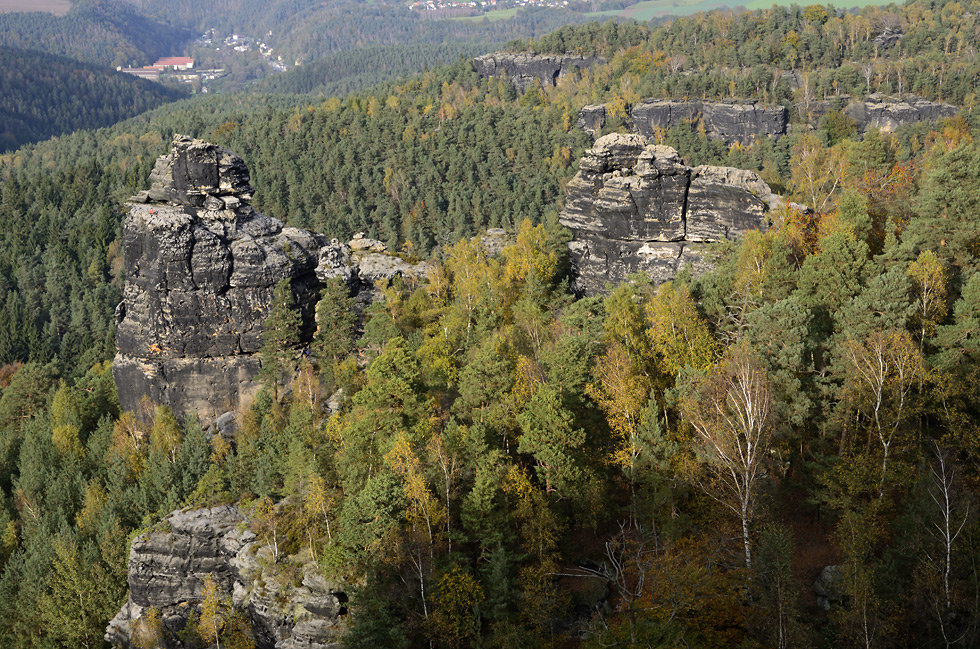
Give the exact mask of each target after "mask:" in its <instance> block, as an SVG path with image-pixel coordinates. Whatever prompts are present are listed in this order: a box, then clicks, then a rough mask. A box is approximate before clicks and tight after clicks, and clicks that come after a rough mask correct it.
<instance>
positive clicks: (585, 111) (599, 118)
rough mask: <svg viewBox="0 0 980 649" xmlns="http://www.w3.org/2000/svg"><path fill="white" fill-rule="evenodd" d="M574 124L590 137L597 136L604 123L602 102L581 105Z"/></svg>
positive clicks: (604, 116)
mask: <svg viewBox="0 0 980 649" xmlns="http://www.w3.org/2000/svg"><path fill="white" fill-rule="evenodd" d="M575 125H576V126H578V127H579V128H580V129H582V130H583V131H585V132H586V133H588V134H589V135H591V136H592V137H597V136H598V135H599V133H600V132H602V127H603V126H605V125H606V107H605V106H604V105H602V104H595V105H589V106H583V107H582V110H580V111H579V112H578V120H577V121H576V122H575Z"/></svg>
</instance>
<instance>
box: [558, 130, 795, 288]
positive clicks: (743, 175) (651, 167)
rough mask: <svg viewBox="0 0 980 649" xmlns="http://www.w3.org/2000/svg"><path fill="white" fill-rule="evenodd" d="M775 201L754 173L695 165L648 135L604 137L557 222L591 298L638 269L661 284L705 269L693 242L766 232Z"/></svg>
mask: <svg viewBox="0 0 980 649" xmlns="http://www.w3.org/2000/svg"><path fill="white" fill-rule="evenodd" d="M776 198H777V197H775V196H774V195H773V194H772V192H771V190H770V189H769V186H768V185H767V184H766V183H765V182H764V181H763V180H762V179H761V178H760V177H759V175H758V174H756V173H755V172H751V171H744V170H741V169H731V168H728V167H713V166H700V167H693V168H692V167H688V166H687V165H685V164H684V163H683V162H682V161H681V159H680V157H679V156H678V155H677V151H675V150H674V149H672V148H670V147H666V146H660V145H653V144H649V142H648V141H647V140H646V138H644V137H643V136H640V135H635V134H628V135H623V134H618V133H614V134H610V135H606V136H603V137H601V138H599V140H597V141H596V143H595V145H594V146H593V148H592V149H591V150H589V151H587V152H586V154H585V156H584V157H583V158H582V159H581V160H580V161H579V172H578V174H576V176H575V177H574V178H573V179H572V180H571V181H570V182H569V184H568V193H567V197H566V202H565V209H564V210H563V211H562V214H561V217H560V220H561V223H562V224H563V225H565V226H567V227H569V228H571V230H572V233H573V240H572V242H571V243H570V244H569V249H570V251H571V257H572V265H573V270H574V275H575V278H574V287H575V289H576V291H578V292H580V293H585V294H590V295H594V294H597V293H602V292H603V291H604V290H605V286H606V284H607V283H612V284H615V283H618V282H621V281H622V280H623V279H624V278H625V277H626V276H627V275H629V274H631V273H635V272H643V273H646V274H647V275H648V276H650V277H651V278H652V279H653V280H654V281H656V282H663V281H667V280H668V279H670V278H672V277H673V276H674V275H675V274H676V273H677V271H678V270H679V269H680V268H681V267H683V266H685V265H687V264H691V265H693V266H694V268H695V269H703V268H704V262H703V261H702V258H701V255H700V253H699V252H698V249H697V245H696V244H700V243H710V242H716V241H722V240H725V239H735V238H737V237H739V236H741V235H742V234H743V233H744V232H745V231H746V230H749V229H762V230H764V229H765V228H766V227H767V221H766V212H767V211H768V203H769V202H771V201H772V200H774V199H776Z"/></svg>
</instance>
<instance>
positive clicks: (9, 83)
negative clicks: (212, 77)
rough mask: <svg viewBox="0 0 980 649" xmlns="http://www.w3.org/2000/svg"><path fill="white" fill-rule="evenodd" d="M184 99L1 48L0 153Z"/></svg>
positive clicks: (85, 67) (89, 68) (131, 80)
mask: <svg viewBox="0 0 980 649" xmlns="http://www.w3.org/2000/svg"><path fill="white" fill-rule="evenodd" d="M185 96H186V93H182V92H180V91H177V90H173V89H171V88H167V87H166V86H162V85H159V84H155V83H150V82H149V81H144V80H142V79H137V78H135V77H132V76H129V75H125V74H121V73H118V72H111V71H108V70H106V69H105V68H102V67H99V66H95V65H90V64H84V63H78V62H76V61H73V60H71V59H66V58H62V57H58V56H51V55H48V54H42V53H40V52H32V51H28V50H17V49H13V48H9V47H0V152H3V151H10V150H13V149H16V148H18V147H19V146H22V145H24V144H26V143H28V142H37V141H39V140H45V139H47V138H49V137H51V136H52V135H61V134H62V133H71V132H72V131H77V130H81V129H94V128H100V127H103V126H109V125H111V124H115V123H116V122H119V121H122V120H124V119H127V118H129V117H132V116H134V115H139V114H140V113H145V112H146V111H148V110H150V109H152V108H156V107H157V106H159V105H161V104H165V103H168V102H171V101H176V100H178V99H181V98H182V97H185Z"/></svg>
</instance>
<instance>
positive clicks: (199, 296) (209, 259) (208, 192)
mask: <svg viewBox="0 0 980 649" xmlns="http://www.w3.org/2000/svg"><path fill="white" fill-rule="evenodd" d="M151 181H152V186H151V188H150V190H149V191H147V192H143V193H141V194H139V195H137V196H135V197H134V198H133V199H132V202H131V203H129V204H128V207H129V214H128V216H127V218H126V221H125V224H124V228H123V241H124V256H125V264H126V285H125V288H124V292H123V302H122V303H121V304H120V307H119V309H118V311H117V329H116V346H117V348H118V354H117V356H116V359H115V361H114V363H113V374H114V376H115V379H116V385H117V386H118V388H119V398H120V401H121V402H122V406H123V408H125V409H127V410H132V409H135V408H136V407H137V406H138V405H139V402H140V400H141V399H143V398H144V397H146V398H149V399H151V400H152V401H154V402H155V403H160V404H166V405H169V406H171V407H172V408H173V409H174V411H175V412H177V413H178V414H180V415H184V414H188V413H190V412H194V413H197V414H198V415H199V416H200V417H201V418H202V420H205V421H208V420H210V419H211V418H213V417H214V416H216V415H218V414H220V413H223V412H226V411H228V410H233V409H235V408H237V407H239V406H240V405H242V404H243V402H246V401H248V400H249V399H250V398H251V397H252V396H253V395H254V393H255V392H256V391H257V388H258V386H257V384H256V382H255V381H254V379H255V377H256V375H257V373H258V371H259V369H260V363H259V360H258V358H257V356H256V353H257V352H258V350H259V348H260V347H261V344H262V341H261V334H262V324H263V322H264V321H265V319H266V317H267V315H268V312H269V308H270V304H271V300H272V292H273V288H274V287H275V285H276V284H277V283H278V282H279V281H280V280H283V279H289V280H290V282H291V284H292V287H293V293H294V296H295V297H296V303H297V304H299V305H300V306H301V309H302V311H303V316H304V325H305V326H304V333H305V335H306V337H309V335H311V333H312V330H313V326H314V325H313V308H314V305H315V303H316V298H317V293H318V289H319V281H318V279H317V276H316V268H317V264H318V258H319V253H320V250H321V248H324V247H325V246H326V245H327V242H326V240H325V239H324V237H322V236H321V235H317V234H314V233H312V232H307V231H304V230H297V229H295V228H287V227H283V224H282V223H281V222H280V221H278V220H276V219H273V218H270V217H267V216H264V215H262V214H259V213H258V212H256V211H255V210H254V209H252V207H251V205H250V202H251V199H252V192H253V189H252V186H251V185H250V184H249V173H248V168H247V167H246V166H245V163H244V161H243V160H242V159H241V158H240V157H238V156H237V155H235V154H234V153H232V152H231V151H229V150H227V149H224V148H222V147H219V146H216V145H214V144H209V143H206V142H202V141H200V140H192V139H190V138H187V137H184V136H180V135H178V136H176V137H175V138H174V140H173V147H172V149H171V152H170V154H169V155H166V156H162V157H160V158H159V159H158V160H157V163H156V167H155V168H154V170H153V172H152V174H151Z"/></svg>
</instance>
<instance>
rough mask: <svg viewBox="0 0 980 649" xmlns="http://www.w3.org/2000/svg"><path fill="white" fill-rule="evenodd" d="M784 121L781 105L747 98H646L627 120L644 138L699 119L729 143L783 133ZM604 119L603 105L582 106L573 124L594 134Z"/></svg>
mask: <svg viewBox="0 0 980 649" xmlns="http://www.w3.org/2000/svg"><path fill="white" fill-rule="evenodd" d="M786 120H787V117H786V109H785V108H784V107H783V106H763V105H762V104H760V103H758V102H756V101H755V100H751V99H749V100H745V101H741V102H705V101H677V100H674V99H646V100H644V101H642V102H640V103H639V104H636V105H635V106H633V107H632V109H631V110H630V119H629V122H630V125H631V128H632V129H633V131H634V132H636V133H639V134H640V135H642V136H644V137H653V135H654V133H655V132H656V131H657V130H658V129H660V130H663V129H668V128H673V127H675V126H682V125H685V124H693V123H696V122H700V124H701V125H702V126H703V127H704V129H705V132H706V133H707V135H708V137H710V138H714V139H718V140H724V141H725V142H728V143H729V144H733V143H735V142H738V143H740V144H750V143H751V142H752V141H753V140H755V139H757V138H762V137H774V138H775V137H780V136H782V135H785V134H786ZM605 121H606V109H605V107H604V106H601V105H596V106H586V107H584V108H583V109H582V110H581V111H579V118H578V122H577V124H578V126H579V128H581V129H582V130H584V131H586V132H588V133H591V134H592V135H593V136H595V135H596V134H598V132H599V131H600V130H601V129H602V126H603V125H604V124H605Z"/></svg>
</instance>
